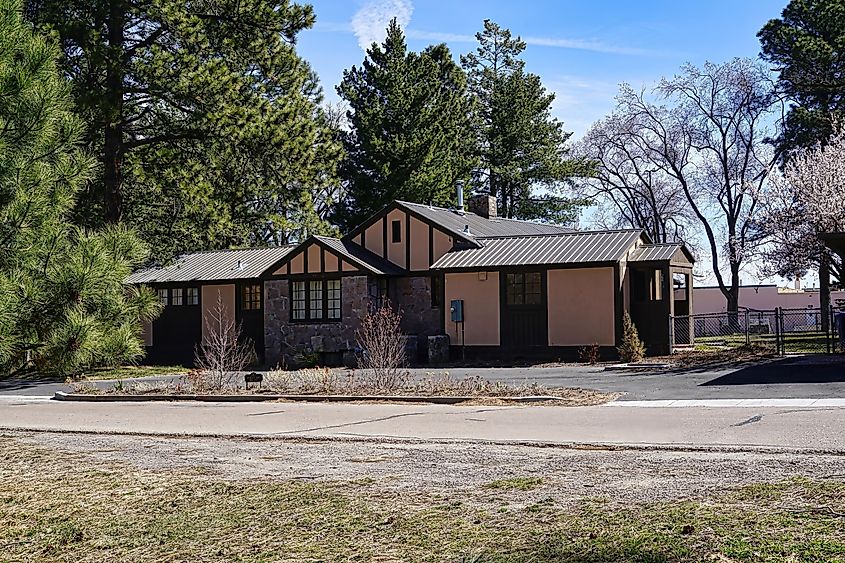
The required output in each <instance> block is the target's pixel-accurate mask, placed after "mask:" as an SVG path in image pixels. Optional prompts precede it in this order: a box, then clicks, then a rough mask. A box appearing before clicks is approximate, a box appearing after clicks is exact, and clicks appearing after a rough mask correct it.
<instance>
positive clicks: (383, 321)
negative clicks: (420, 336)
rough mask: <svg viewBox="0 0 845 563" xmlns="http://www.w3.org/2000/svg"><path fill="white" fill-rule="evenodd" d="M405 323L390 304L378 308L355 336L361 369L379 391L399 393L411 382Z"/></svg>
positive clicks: (368, 313)
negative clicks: (404, 333) (403, 326)
mask: <svg viewBox="0 0 845 563" xmlns="http://www.w3.org/2000/svg"><path fill="white" fill-rule="evenodd" d="M401 321H402V316H401V315H400V314H399V312H398V311H394V310H393V308H392V307H391V306H390V304H389V303H385V304H383V305H381V306H376V305H374V306H373V307H371V308H370V310H369V311H368V312H367V314H366V316H364V318H363V319H362V320H361V326H360V327H359V328H358V330H357V331H356V332H355V338H356V340H357V342H358V346H360V347H361V353H360V354H359V357H358V366H359V367H361V368H362V369H364V370H365V371H364V373H365V374H366V377H369V378H371V381H369V382H368V383H369V384H370V386H371V387H373V388H375V389H376V390H378V391H395V390H396V389H399V388H400V387H402V386H403V385H404V384H405V383H406V382H407V378H408V372H407V370H405V369H403V368H404V367H405V363H406V357H405V336H404V335H403V334H402V329H401V328H400V323H401Z"/></svg>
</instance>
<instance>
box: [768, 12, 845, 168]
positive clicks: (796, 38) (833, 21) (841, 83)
mask: <svg viewBox="0 0 845 563" xmlns="http://www.w3.org/2000/svg"><path fill="white" fill-rule="evenodd" d="M757 37H758V38H759V39H760V45H761V51H762V52H761V53H760V56H761V57H762V58H763V60H765V61H767V62H769V63H772V64H773V65H774V66H775V68H777V70H778V72H779V76H778V89H779V90H780V92H781V93H782V94H783V95H784V96H785V98H786V99H788V100H790V101H791V102H792V104H791V105H790V107H789V111H788V113H787V115H786V119H785V123H784V127H783V129H782V131H781V133H780V136H779V138H778V145H779V148H780V150H781V151H783V152H785V153H787V154H789V153H792V152H794V151H796V150H800V149H807V148H810V147H812V146H813V145H815V144H816V143H818V142H825V141H826V140H827V139H828V138H829V137H830V136H831V135H832V134H833V129H834V127H833V126H834V122H835V121H836V120H841V119H842V117H843V116H845V78H843V75H842V69H843V68H845V1H843V0H791V1H790V2H789V4H788V5H787V6H786V8H784V10H783V14H782V15H781V17H780V18H779V19H772V20H770V21H769V22H768V23H766V25H765V26H763V28H762V29H761V30H760V31H759V33H758V34H757Z"/></svg>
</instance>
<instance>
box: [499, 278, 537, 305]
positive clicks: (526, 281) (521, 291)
mask: <svg viewBox="0 0 845 563" xmlns="http://www.w3.org/2000/svg"><path fill="white" fill-rule="evenodd" d="M540 276H541V274H540V272H527V273H520V274H507V276H506V278H505V297H506V303H507V304H508V305H540V304H542V303H543V285H542V278H541V277H540Z"/></svg>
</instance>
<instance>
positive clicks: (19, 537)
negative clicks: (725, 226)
mask: <svg viewBox="0 0 845 563" xmlns="http://www.w3.org/2000/svg"><path fill="white" fill-rule="evenodd" d="M492 477H494V476H491V478H492ZM536 485H538V481H537V480H531V479H518V478H517V479H509V480H499V481H492V480H491V482H490V483H489V484H488V485H486V486H484V487H480V488H479V496H478V498H471V497H472V493H465V492H463V493H461V495H460V496H456V497H448V496H444V495H438V494H434V493H431V492H427V491H419V492H418V493H416V494H413V495H409V494H406V493H402V492H399V491H395V490H394V491H390V490H387V489H385V488H381V487H379V486H378V483H377V482H375V480H373V479H366V480H353V481H344V482H325V481H316V482H300V481H296V480H287V481H279V480H275V481H274V480H270V479H252V480H239V481H232V480H229V481H226V480H222V479H220V478H219V477H216V476H214V475H211V474H208V473H206V472H203V471H200V470H197V469H194V470H190V469H174V470H168V471H152V470H139V469H137V468H135V467H133V466H130V465H125V464H119V463H111V464H102V463H101V464H99V465H98V464H96V463H95V462H94V460H93V459H92V458H89V457H86V456H85V455H83V454H78V453H67V452H59V451H55V450H47V449H42V448H40V447H37V446H33V445H31V444H25V443H23V442H21V441H19V440H16V439H14V438H11V437H2V436H0V560H3V561H72V562H75V563H76V562H85V561H131V562H133V563H135V562H139V561H382V562H386V561H397V562H398V561H456V562H459V561H460V562H469V561H475V562H494V561H495V562H513V563H517V562H519V563H523V562H525V563H527V562H529V561H530V562H534V563H543V562H552V561H555V562H557V561H569V562H610V561H638V562H652V563H655V562H668V561H718V562H729V561H755V562H756V561H772V562H774V561H778V562H780V561H792V562H796V561H802V562H824V561H845V484H843V483H841V482H834V481H810V480H806V479H792V480H788V481H784V482H782V483H778V484H760V485H753V486H749V487H744V488H741V489H735V490H730V491H724V492H723V493H721V494H720V495H719V496H718V497H717V498H710V499H703V500H695V501H693V500H688V501H673V502H662V503H657V504H641V505H618V504H615V503H613V502H611V501H609V500H608V499H602V498H594V499H590V500H587V501H584V502H581V503H579V504H577V505H576V506H575V507H561V506H557V505H556V504H555V502H554V501H553V500H552V499H549V500H547V501H540V502H536V503H533V504H531V505H529V506H519V507H518V508H514V507H512V506H511V505H510V504H509V502H508V498H509V495H511V494H517V493H516V491H514V489H524V488H526V487H534V486H536ZM491 490H493V491H495V495H493V496H491V495H490V493H491ZM468 494H469V495H470V497H467V495H468Z"/></svg>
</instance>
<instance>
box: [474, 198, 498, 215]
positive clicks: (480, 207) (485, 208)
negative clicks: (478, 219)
mask: <svg viewBox="0 0 845 563" xmlns="http://www.w3.org/2000/svg"><path fill="white" fill-rule="evenodd" d="M468 203H469V205H468V207H469V211H472V212H473V213H475V214H476V215H481V216H482V217H486V218H488V219H493V218H495V217H498V212H497V211H496V203H497V202H496V196H494V195H490V194H478V195H474V196H472V197H471V198H469V202H468Z"/></svg>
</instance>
